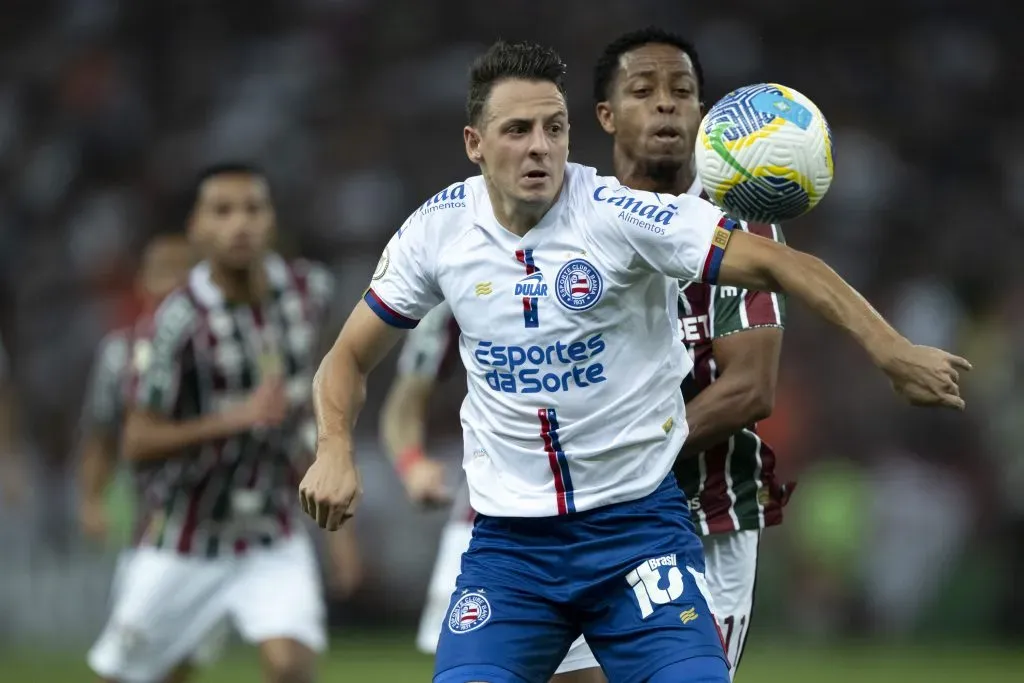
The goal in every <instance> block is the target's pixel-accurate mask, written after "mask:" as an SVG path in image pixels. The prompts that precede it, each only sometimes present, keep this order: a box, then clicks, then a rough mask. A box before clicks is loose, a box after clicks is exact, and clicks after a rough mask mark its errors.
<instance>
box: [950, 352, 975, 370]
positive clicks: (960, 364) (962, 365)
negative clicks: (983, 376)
mask: <svg viewBox="0 0 1024 683" xmlns="http://www.w3.org/2000/svg"><path fill="white" fill-rule="evenodd" d="M946 360H948V361H949V364H950V365H952V366H953V368H955V369H957V370H965V371H970V370H973V369H974V366H973V365H971V362H970V361H969V360H967V359H966V358H961V357H960V356H954V355H953V354H951V353H950V354H946Z"/></svg>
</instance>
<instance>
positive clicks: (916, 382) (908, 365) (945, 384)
mask: <svg viewBox="0 0 1024 683" xmlns="http://www.w3.org/2000/svg"><path fill="white" fill-rule="evenodd" d="M970 369H971V364H970V363H969V362H968V361H967V360H965V359H963V358H960V357H959V356H954V355H953V354H951V353H946V352H945V351H943V350H941V349H934V348H932V347H930V346H915V345H913V344H910V343H909V342H908V343H907V344H906V345H905V346H902V347H898V348H897V349H896V350H895V351H894V352H893V354H892V355H891V356H890V357H889V358H888V359H886V361H885V363H884V364H883V365H882V370H884V371H885V374H886V375H888V376H889V380H890V381H891V382H892V387H893V389H894V390H895V391H896V393H898V394H900V395H901V396H903V397H904V398H906V399H907V400H908V401H910V403H911V404H912V405H915V406H940V407H947V408H956V409H957V410H963V409H964V408H965V407H966V404H965V403H964V400H963V399H962V398H960V371H966V370H970Z"/></svg>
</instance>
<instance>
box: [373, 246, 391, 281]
mask: <svg viewBox="0 0 1024 683" xmlns="http://www.w3.org/2000/svg"><path fill="white" fill-rule="evenodd" d="M389 265H391V254H390V253H388V248H387V247H384V253H383V254H381V255H380V260H379V261H377V267H376V268H374V270H373V279H374V280H379V279H381V278H382V277H384V273H386V272H388V266H389Z"/></svg>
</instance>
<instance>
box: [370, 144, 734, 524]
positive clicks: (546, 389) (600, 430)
mask: <svg viewBox="0 0 1024 683" xmlns="http://www.w3.org/2000/svg"><path fill="white" fill-rule="evenodd" d="M732 227H733V223H732V221H730V220H728V219H727V218H725V216H724V215H723V214H722V212H721V211H720V210H719V209H717V208H716V207H715V206H713V205H712V204H710V203H708V202H706V201H704V200H702V199H699V198H697V197H693V196H690V195H685V194H684V195H680V196H666V195H657V194H654V193H650V192H638V191H634V190H630V189H629V188H626V187H624V186H622V185H621V184H620V183H619V182H618V180H616V179H615V178H611V177H601V176H598V175H597V172H596V171H595V170H594V169H592V168H589V167H585V166H580V165H577V164H568V166H567V168H566V174H565V184H564V186H563V188H562V191H561V193H560V195H559V198H558V200H557V201H556V202H555V204H554V206H552V208H551V209H550V210H549V211H548V213H547V214H546V215H545V217H544V218H543V220H542V221H541V222H540V223H539V224H538V225H537V226H536V227H534V228H533V229H532V230H530V231H529V232H528V233H527V234H526V235H525V236H523V237H519V236H517V235H515V234H513V233H511V232H509V231H508V230H506V229H505V228H503V227H502V226H501V225H500V224H499V223H498V222H497V220H496V219H495V217H494V213H493V210H492V208H491V203H490V199H489V197H488V194H487V190H486V187H485V184H484V180H483V178H482V177H481V176H476V177H473V178H469V179H468V180H466V181H465V182H461V183H456V184H455V185H452V186H450V187H448V188H447V189H445V190H444V191H442V192H440V193H439V194H437V195H436V196H434V197H433V198H431V199H430V200H428V201H427V202H426V203H425V204H423V205H422V206H421V207H420V208H419V209H418V210H417V211H416V212H414V213H413V214H412V216H410V217H409V218H408V220H406V222H405V223H404V224H403V225H402V227H401V228H400V229H399V231H398V232H397V233H396V234H395V235H394V237H392V239H391V241H390V242H389V244H388V246H387V248H386V249H385V251H384V254H383V255H382V256H381V259H380V262H379V263H378V265H377V269H376V271H375V273H374V275H373V281H372V283H371V286H370V288H369V289H368V290H367V292H366V294H365V296H364V300H365V301H366V302H367V304H368V305H369V306H370V307H371V308H372V309H373V310H374V311H375V312H376V313H377V314H378V315H379V316H380V317H381V318H382V319H384V320H385V321H386V322H388V323H390V324H393V325H396V326H399V327H407V328H411V327H415V325H416V324H417V321H418V320H419V319H420V318H421V317H422V316H423V315H425V314H426V313H427V312H428V311H429V310H430V309H431V308H433V307H434V306H436V305H438V304H439V303H440V302H441V301H442V300H444V301H447V303H448V305H449V306H450V307H451V310H452V314H453V316H454V318H455V320H456V322H457V323H458V326H459V329H460V330H461V337H460V340H459V352H460V355H461V357H462V362H463V364H464V365H465V367H466V374H467V382H468V392H467V395H466V398H465V400H464V401H463V404H462V411H461V417H462V427H463V431H464V434H465V444H464V459H463V466H464V468H465V471H466V477H467V480H468V482H469V488H470V501H471V503H472V506H473V508H474V509H476V511H477V512H479V513H480V514H484V515H491V516H501V517H543V516H552V515H556V514H566V513H571V512H574V511H583V510H588V509H591V508H595V507H599V506H603V505H608V504H611V503H616V502H621V501H628V500H634V499H637V498H642V497H643V496H646V495H647V494H649V493H651V492H652V491H654V490H655V489H656V488H657V487H658V485H659V484H661V482H662V481H663V480H664V479H665V477H666V476H667V475H668V473H669V471H670V469H671V467H672V463H673V461H674V460H675V458H676V454H677V453H678V452H679V449H680V447H681V446H682V444H683V441H684V440H685V439H686V435H687V427H686V419H685V414H684V408H683V398H682V393H681V392H680V391H679V385H680V383H681V382H682V380H683V377H684V376H685V375H686V374H687V373H688V372H689V371H690V367H691V361H690V359H689V356H688V355H687V354H686V353H685V352H684V349H683V346H682V342H681V341H680V340H679V338H678V335H677V334H676V328H677V322H676V299H677V297H678V291H679V290H678V287H679V286H678V283H677V281H676V280H677V279H687V280H697V281H705V282H713V281H714V280H715V278H716V276H717V272H718V267H719V264H720V263H721V259H722V255H723V254H724V251H725V246H726V244H727V243H728V238H729V230H731V229H732ZM666 275H668V276H669V277H665V276H666Z"/></svg>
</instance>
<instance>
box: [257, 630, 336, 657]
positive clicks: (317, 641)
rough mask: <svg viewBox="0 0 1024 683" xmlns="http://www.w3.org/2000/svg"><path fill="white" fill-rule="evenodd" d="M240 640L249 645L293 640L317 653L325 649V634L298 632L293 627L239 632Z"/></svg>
mask: <svg viewBox="0 0 1024 683" xmlns="http://www.w3.org/2000/svg"><path fill="white" fill-rule="evenodd" d="M239 635H240V636H241V637H242V640H243V641H245V642H246V643H248V644H250V645H259V644H260V643H265V642H267V641H268V640H294V641H295V642H297V643H299V644H300V645H304V646H305V647H308V648H309V649H310V650H312V651H313V652H315V653H317V654H321V653H323V652H325V651H326V650H327V634H326V633H318V634H316V635H312V634H310V633H299V632H298V631H296V630H294V629H267V630H266V631H261V632H259V633H240V634H239Z"/></svg>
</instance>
